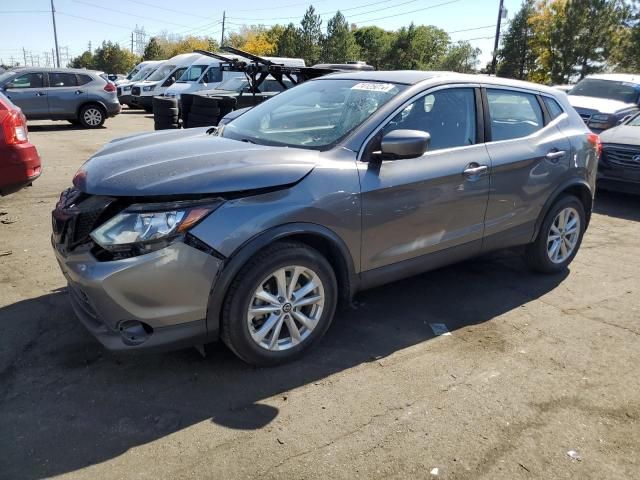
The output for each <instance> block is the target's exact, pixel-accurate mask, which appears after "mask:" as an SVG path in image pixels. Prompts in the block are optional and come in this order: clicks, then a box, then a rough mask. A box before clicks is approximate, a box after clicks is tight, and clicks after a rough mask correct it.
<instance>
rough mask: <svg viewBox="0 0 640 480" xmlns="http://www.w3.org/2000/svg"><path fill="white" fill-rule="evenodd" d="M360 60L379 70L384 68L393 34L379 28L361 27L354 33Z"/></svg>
mask: <svg viewBox="0 0 640 480" xmlns="http://www.w3.org/2000/svg"><path fill="white" fill-rule="evenodd" d="M354 37H355V40H356V43H357V44H358V47H359V48H360V55H361V57H362V60H365V61H366V62H367V63H368V64H369V65H373V66H374V67H375V68H376V69H378V70H380V69H382V68H385V67H386V59H387V57H389V49H390V48H391V41H392V38H393V34H392V33H390V32H386V31H384V30H383V29H381V28H380V27H363V28H359V29H357V30H356V31H355V32H354Z"/></svg>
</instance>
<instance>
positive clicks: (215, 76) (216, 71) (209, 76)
mask: <svg viewBox="0 0 640 480" xmlns="http://www.w3.org/2000/svg"><path fill="white" fill-rule="evenodd" d="M202 81H203V82H204V83H215V82H221V81H222V70H220V67H211V68H210V69H209V70H207V73H205V75H204V78H203V79H202Z"/></svg>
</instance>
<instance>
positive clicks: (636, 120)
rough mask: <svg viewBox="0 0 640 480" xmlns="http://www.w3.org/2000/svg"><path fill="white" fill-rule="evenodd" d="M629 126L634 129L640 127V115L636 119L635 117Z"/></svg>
mask: <svg viewBox="0 0 640 480" xmlns="http://www.w3.org/2000/svg"><path fill="white" fill-rule="evenodd" d="M627 125H630V126H632V127H640V115H636V116H635V117H633V118H632V119H631V120H630V121H629V122H628V123H627Z"/></svg>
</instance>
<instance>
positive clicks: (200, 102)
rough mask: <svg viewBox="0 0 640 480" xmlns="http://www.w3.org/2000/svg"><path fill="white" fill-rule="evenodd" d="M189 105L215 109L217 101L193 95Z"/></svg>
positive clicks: (213, 98)
mask: <svg viewBox="0 0 640 480" xmlns="http://www.w3.org/2000/svg"><path fill="white" fill-rule="evenodd" d="M191 105H192V106H193V107H217V106H218V99H217V98H216V97H203V96H201V95H194V96H193V99H192V102H191Z"/></svg>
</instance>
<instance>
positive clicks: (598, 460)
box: [0, 110, 640, 480]
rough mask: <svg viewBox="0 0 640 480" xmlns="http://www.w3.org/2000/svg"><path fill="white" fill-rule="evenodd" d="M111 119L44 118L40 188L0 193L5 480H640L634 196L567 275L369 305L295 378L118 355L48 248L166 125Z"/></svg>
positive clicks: (504, 255) (361, 304)
mask: <svg viewBox="0 0 640 480" xmlns="http://www.w3.org/2000/svg"><path fill="white" fill-rule="evenodd" d="M106 125H107V128H104V129H99V130H97V131H91V132H89V131H84V130H76V129H74V128H72V127H70V126H68V125H67V124H65V123H62V122H32V123H31V124H30V131H31V139H32V141H33V142H34V143H35V144H36V145H37V147H38V149H39V151H40V153H41V155H42V157H43V165H44V173H43V176H42V178H40V179H39V180H38V181H37V182H36V183H35V185H34V186H33V187H32V188H28V189H26V190H23V191H21V192H19V193H17V194H15V195H12V196H9V197H5V198H2V199H0V210H1V211H3V212H7V215H8V216H10V217H11V219H12V220H13V221H14V223H11V224H2V225H0V251H11V252H12V253H11V254H10V255H7V256H3V257H0V292H2V293H1V294H0V452H2V455H0V478H3V479H4V478H7V479H34V478H44V477H47V478H48V477H55V476H60V478H74V479H95V478H123V479H124V478H127V479H130V478H140V479H158V478H171V479H180V478H194V477H195V478H214V477H215V478H261V479H271V478H273V479H282V478H296V479H316V478H317V479H325V478H344V479H353V478H370V479H375V478H381V479H382V478H384V479H396V478H397V479H406V478H425V479H428V478H431V479H433V478H443V479H510V480H511V479H529V478H554V479H562V478H580V479H602V478H607V479H632V478H638V472H639V471H640V375H638V370H637V365H638V364H639V362H640V344H639V341H640V339H639V337H638V336H639V334H640V260H639V259H640V244H639V242H638V238H640V198H635V197H630V196H625V195H617V194H611V193H603V194H599V195H598V198H597V208H596V212H595V213H594V216H593V219H592V223H591V226H590V228H589V230H588V232H587V234H586V236H585V240H584V242H583V245H582V249H581V251H580V252H579V254H578V256H577V257H576V260H575V261H574V263H573V264H572V265H571V268H570V271H569V272H568V273H567V274H563V275H559V276H540V275H535V274H532V273H529V272H528V271H527V270H526V269H525V267H524V265H523V264H522V262H521V261H520V259H519V257H518V255H517V252H500V253H496V254H493V255H490V256H488V257H484V258H480V259H477V260H473V261H469V262H465V263H462V264H459V265H455V266H452V267H448V268H445V269H441V270H438V271H435V272H430V273H427V274H424V275H420V276H418V277H415V278H411V279H407V280H404V281H401V282H397V283H395V284H391V285H387V286H383V287H380V288H377V289H375V290H372V291H369V292H364V293H362V294H360V295H359V296H358V297H357V298H356V302H354V306H353V308H351V309H348V310H342V311H341V312H340V313H339V315H338V317H337V319H336V321H335V322H334V324H333V326H332V327H331V329H330V331H329V332H328V334H327V336H326V338H325V339H324V340H323V341H322V342H321V344H320V345H319V346H318V348H316V349H315V350H314V351H312V352H311V353H310V354H309V355H307V356H306V357H305V358H303V359H302V360H300V361H298V362H296V363H293V364H290V365H286V366H283V367H279V368H273V369H254V368H251V367H248V366H246V365H244V364H243V363H242V362H240V361H239V360H237V359H236V358H235V357H234V356H233V355H232V354H231V353H230V352H229V351H228V350H227V349H226V348H224V346H223V345H213V346H210V347H209V348H208V355H207V357H206V358H202V357H201V356H200V355H199V354H198V353H197V352H196V350H195V349H189V350H182V351H177V352H172V353H167V354H161V355H156V354H154V355H137V356H120V357H118V356H114V355H112V354H110V353H108V352H106V351H104V350H103V349H102V348H101V346H100V345H99V344H98V343H97V342H96V341H95V340H94V339H93V338H92V337H91V336H90V335H89V334H88V333H87V332H85V331H84V330H83V329H82V327H81V326H80V325H79V323H78V322H77V321H76V320H75V318H74V316H73V313H72V311H71V308H70V306H69V304H68V301H67V298H66V292H65V284H64V279H63V277H62V275H61V274H60V272H59V270H58V267H57V265H56V263H55V259H54V256H53V254H52V252H51V247H50V243H49V232H50V220H49V212H50V210H51V209H52V208H53V206H54V204H55V201H56V199H57V196H58V194H59V192H60V191H61V190H62V189H64V188H65V187H67V186H68V185H69V183H70V180H71V178H72V176H73V173H74V172H75V170H76V169H77V168H78V167H79V166H80V164H81V163H82V162H83V161H84V160H85V159H86V158H87V157H88V156H89V155H90V154H91V153H92V152H93V151H95V150H96V149H97V148H98V147H99V146H100V145H102V144H103V143H104V142H106V141H108V140H110V139H112V138H115V137H118V136H123V135H126V134H130V133H135V132H138V131H146V130H150V129H152V128H153V121H152V120H151V119H150V118H149V117H148V116H147V115H146V114H144V113H142V112H135V111H128V110H125V111H124V112H123V114H122V115H120V116H119V117H117V118H115V119H112V120H110V121H108V122H107V124H106ZM430 323H444V324H446V326H447V328H448V330H449V331H450V332H451V335H450V336H440V337H434V334H433V331H432V330H431V328H430V326H429V324H430ZM570 451H575V452H577V454H576V455H577V456H574V458H572V457H571V456H570V455H569V454H568V452H570ZM434 468H437V469H438V475H437V477H436V476H434V475H432V474H431V473H430V472H431V471H432V469H434Z"/></svg>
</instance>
